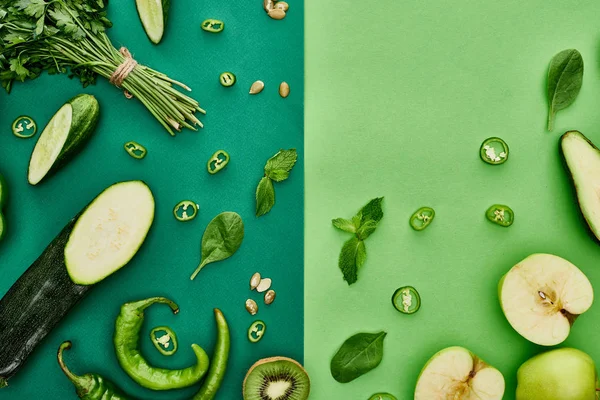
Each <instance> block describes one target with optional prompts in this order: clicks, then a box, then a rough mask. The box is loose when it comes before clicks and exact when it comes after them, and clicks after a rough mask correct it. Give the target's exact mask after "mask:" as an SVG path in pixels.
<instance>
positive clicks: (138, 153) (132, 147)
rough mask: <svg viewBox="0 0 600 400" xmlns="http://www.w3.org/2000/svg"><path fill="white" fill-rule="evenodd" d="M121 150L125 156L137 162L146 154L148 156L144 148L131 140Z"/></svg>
mask: <svg viewBox="0 0 600 400" xmlns="http://www.w3.org/2000/svg"><path fill="white" fill-rule="evenodd" d="M123 148H124V149H125V151H126V152H127V154H129V155H130V156H131V157H133V158H135V159H137V160H141V159H142V158H144V157H146V154H148V150H146V148H145V147H144V146H142V145H141V144H139V143H138V142H135V141H133V140H132V141H130V142H127V143H125V144H124V145H123Z"/></svg>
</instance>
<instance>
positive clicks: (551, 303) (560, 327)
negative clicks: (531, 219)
mask: <svg viewBox="0 0 600 400" xmlns="http://www.w3.org/2000/svg"><path fill="white" fill-rule="evenodd" d="M498 289H499V295H500V305H501V306H502V310H503V311H504V315H505V316H506V319H507V320H508V322H509V323H510V324H511V325H512V327H513V328H514V329H515V330H516V331H517V332H518V333H519V334H521V336H523V337H524V338H525V339H527V340H529V341H531V342H533V343H536V344H539V345H542V346H554V345H557V344H559V343H562V342H563V341H564V340H565V339H566V338H567V337H568V336H569V332H570V330H571V325H572V324H573V321H574V320H575V318H576V317H577V316H578V315H580V314H582V313H584V312H585V311H587V309H589V308H590V306H591V305H592V302H593V300H594V291H593V289H592V285H591V284H590V281H589V280H588V279H587V277H586V276H585V275H584V274H583V272H581V271H580V270H579V268H577V267H576V266H575V265H573V264H571V263H570V262H569V261H567V260H565V259H563V258H561V257H558V256H555V255H552V254H533V255H531V256H529V257H527V258H526V259H524V260H523V261H521V262H520V263H518V264H517V265H515V266H514V267H512V268H511V269H510V271H508V273H507V274H506V275H505V276H504V277H503V278H502V279H501V280H500V285H499V288H498Z"/></svg>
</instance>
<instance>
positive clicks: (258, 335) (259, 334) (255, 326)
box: [248, 320, 267, 343]
mask: <svg viewBox="0 0 600 400" xmlns="http://www.w3.org/2000/svg"><path fill="white" fill-rule="evenodd" d="M259 327H260V329H259ZM266 331H267V324H265V323H264V322H262V321H261V320H257V321H254V322H253V323H252V325H250V328H248V340H249V341H250V342H252V343H256V342H260V339H262V338H263V336H265V332H266Z"/></svg>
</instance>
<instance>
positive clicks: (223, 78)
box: [219, 72, 235, 87]
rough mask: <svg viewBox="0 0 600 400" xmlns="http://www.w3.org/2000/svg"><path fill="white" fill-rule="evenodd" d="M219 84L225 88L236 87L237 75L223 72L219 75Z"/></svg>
mask: <svg viewBox="0 0 600 400" xmlns="http://www.w3.org/2000/svg"><path fill="white" fill-rule="evenodd" d="M219 82H221V85H223V86H225V87H229V86H233V85H235V74H234V73H232V72H223V73H222V74H221V75H219Z"/></svg>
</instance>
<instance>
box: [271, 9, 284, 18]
mask: <svg viewBox="0 0 600 400" xmlns="http://www.w3.org/2000/svg"><path fill="white" fill-rule="evenodd" d="M268 14H269V17H271V18H273V19H284V18H285V11H283V10H282V9H281V8H274V9H272V10H270V11H269V12H268Z"/></svg>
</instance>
